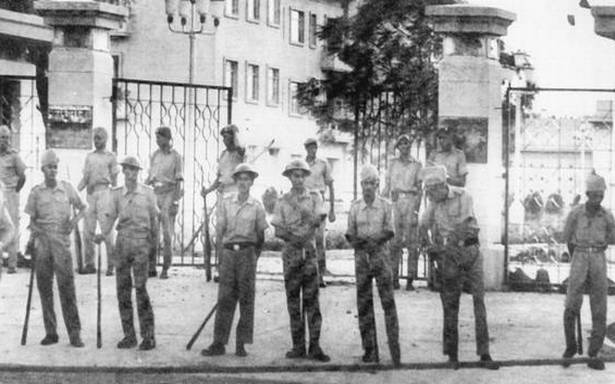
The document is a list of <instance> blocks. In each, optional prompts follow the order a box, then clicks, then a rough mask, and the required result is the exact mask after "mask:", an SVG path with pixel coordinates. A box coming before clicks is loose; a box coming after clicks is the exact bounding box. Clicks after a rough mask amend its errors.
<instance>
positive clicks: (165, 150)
mask: <svg viewBox="0 0 615 384" xmlns="http://www.w3.org/2000/svg"><path fill="white" fill-rule="evenodd" d="M171 140H172V136H171V129H170V128H169V127H159V128H158V129H156V144H158V149H157V150H156V151H155V152H154V153H153V154H152V157H151V160H150V168H149V175H148V176H147V179H146V180H145V184H147V185H151V186H153V188H154V193H155V194H156V200H157V202H158V208H159V209H160V223H161V225H162V241H163V247H162V255H163V264H162V272H160V278H161V279H168V278H169V274H168V271H169V268H170V267H171V262H172V257H173V254H172V252H173V250H172V249H171V246H172V242H173V233H174V230H175V216H176V215H177V210H178V206H179V203H178V202H179V199H181V197H182V181H183V180H184V176H183V172H182V158H181V155H180V154H179V153H178V152H177V151H176V150H174V149H173V148H172V146H171ZM154 244H155V245H154V247H155V249H154V251H153V252H151V253H150V265H149V276H151V277H154V276H156V262H157V257H156V252H155V251H156V249H157V246H158V240H155V241H154ZM152 255H153V257H152Z"/></svg>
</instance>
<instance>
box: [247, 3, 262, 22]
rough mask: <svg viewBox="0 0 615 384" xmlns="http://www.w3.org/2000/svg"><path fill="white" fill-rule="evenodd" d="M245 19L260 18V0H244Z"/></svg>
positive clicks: (256, 19) (254, 19)
mask: <svg viewBox="0 0 615 384" xmlns="http://www.w3.org/2000/svg"><path fill="white" fill-rule="evenodd" d="M246 8H247V9H246V19H247V20H250V21H258V20H260V18H261V10H260V8H261V2H260V0H248V1H246Z"/></svg>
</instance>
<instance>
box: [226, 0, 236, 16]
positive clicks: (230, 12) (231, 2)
mask: <svg viewBox="0 0 615 384" xmlns="http://www.w3.org/2000/svg"><path fill="white" fill-rule="evenodd" d="M224 14H225V15H226V16H231V17H237V16H239V0H225V5H224Z"/></svg>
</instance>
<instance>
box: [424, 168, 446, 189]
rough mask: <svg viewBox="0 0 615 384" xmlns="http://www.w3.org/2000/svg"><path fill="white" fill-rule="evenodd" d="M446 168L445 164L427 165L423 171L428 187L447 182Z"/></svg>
mask: <svg viewBox="0 0 615 384" xmlns="http://www.w3.org/2000/svg"><path fill="white" fill-rule="evenodd" d="M446 174H447V172H446V168H445V167H444V166H443V165H437V166H433V167H425V168H423V171H422V173H421V175H422V179H423V183H425V186H426V187H429V186H432V185H437V184H442V183H446Z"/></svg>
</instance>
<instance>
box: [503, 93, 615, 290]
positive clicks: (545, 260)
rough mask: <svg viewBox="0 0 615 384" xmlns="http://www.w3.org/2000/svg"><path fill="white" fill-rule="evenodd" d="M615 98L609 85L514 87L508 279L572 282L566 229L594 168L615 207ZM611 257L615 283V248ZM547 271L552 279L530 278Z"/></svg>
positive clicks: (507, 137) (508, 154) (508, 109)
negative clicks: (601, 178) (569, 277)
mask: <svg viewBox="0 0 615 384" xmlns="http://www.w3.org/2000/svg"><path fill="white" fill-rule="evenodd" d="M614 100H615V90H609V89H566V88H509V89H508V91H507V92H506V98H505V102H504V106H503V107H504V108H503V124H504V137H503V138H504V149H505V151H504V164H505V167H506V175H507V177H506V186H505V196H506V198H505V201H506V202H507V203H505V207H504V222H505V225H504V233H503V243H504V246H505V265H504V268H505V271H506V274H505V276H506V277H507V279H508V282H509V283H510V284H511V286H512V287H513V288H519V289H524V285H531V286H533V287H534V288H543V289H545V290H549V289H551V288H552V287H553V286H555V287H562V285H565V279H566V278H567V277H568V275H569V269H570V257H571V255H569V254H568V250H567V248H566V244H564V243H563V240H562V230H563V226H564V223H565V219H566V216H567V214H568V212H570V210H571V209H572V208H573V207H574V206H575V205H577V204H580V203H583V202H584V200H585V199H584V197H585V179H586V177H587V175H588V174H589V173H590V172H592V171H595V172H596V173H598V174H600V175H601V176H603V177H604V178H605V179H606V181H607V185H608V189H607V191H606V194H605V199H604V201H603V206H605V207H606V208H607V209H612V208H613V207H615V204H614V203H615V193H613V188H614V187H615V177H614V175H613V170H614V169H615V154H614V153H613V150H615V134H614V132H613V103H614ZM607 260H608V275H609V278H610V279H611V280H615V264H614V263H615V253H613V252H612V250H610V249H609V250H607ZM540 269H542V270H546V271H547V272H548V275H549V282H546V281H545V282H541V281H536V280H534V281H531V280H530V279H535V276H536V275H537V271H538V270H540ZM521 272H523V273H521ZM543 275H544V272H543ZM528 278H529V279H528ZM528 289H531V288H528Z"/></svg>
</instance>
